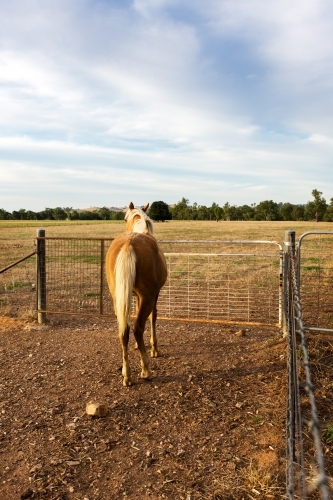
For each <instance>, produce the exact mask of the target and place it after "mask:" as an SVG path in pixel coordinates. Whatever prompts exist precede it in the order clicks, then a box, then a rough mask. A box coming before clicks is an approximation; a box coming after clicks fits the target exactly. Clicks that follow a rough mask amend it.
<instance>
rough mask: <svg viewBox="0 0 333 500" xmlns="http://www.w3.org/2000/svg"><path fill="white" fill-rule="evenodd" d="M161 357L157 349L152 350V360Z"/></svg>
mask: <svg viewBox="0 0 333 500" xmlns="http://www.w3.org/2000/svg"><path fill="white" fill-rule="evenodd" d="M159 355H160V354H159V352H158V350H157V349H152V350H151V351H150V357H151V358H158V357H159Z"/></svg>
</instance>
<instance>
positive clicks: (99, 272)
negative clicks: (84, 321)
mask: <svg viewBox="0 0 333 500" xmlns="http://www.w3.org/2000/svg"><path fill="white" fill-rule="evenodd" d="M111 241H112V239H111V238H110V239H100V238H89V239H88V238H81V239H79V238H47V237H46V238H45V243H46V248H45V254H46V266H45V272H46V290H47V298H46V311H47V312H53V313H54V312H62V313H67V314H82V315H84V314H89V315H95V314H113V310H112V305H111V297H110V293H109V290H108V287H107V283H106V278H105V271H104V262H105V256H106V252H107V250H108V248H109V246H110V244H111Z"/></svg>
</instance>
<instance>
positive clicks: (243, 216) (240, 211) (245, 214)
mask: <svg viewBox="0 0 333 500" xmlns="http://www.w3.org/2000/svg"><path fill="white" fill-rule="evenodd" d="M253 219H254V208H253V207H250V206H249V205H241V206H240V207H237V220H253Z"/></svg>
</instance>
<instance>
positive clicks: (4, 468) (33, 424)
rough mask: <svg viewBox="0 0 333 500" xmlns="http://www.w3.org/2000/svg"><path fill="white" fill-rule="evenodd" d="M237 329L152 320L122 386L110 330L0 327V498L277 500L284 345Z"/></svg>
mask: <svg viewBox="0 0 333 500" xmlns="http://www.w3.org/2000/svg"><path fill="white" fill-rule="evenodd" d="M241 328H244V327H241V326H239V327H237V326H221V325H208V324H196V323H188V324H186V323H175V322H161V321H160V322H158V331H157V332H158V340H159V348H160V351H161V356H160V357H159V358H157V359H152V360H151V364H152V369H153V379H152V380H151V381H149V382H147V381H144V380H141V379H140V378H139V372H140V368H139V355H138V353H137V352H136V351H135V350H134V342H133V338H132V339H131V346H130V353H129V356H130V362H131V367H132V372H133V378H134V385H133V386H132V387H129V388H126V387H123V386H122V381H121V372H120V366H121V350H120V345H119V342H118V339H117V328H116V322H115V320H108V319H106V318H103V319H99V318H98V319H97V318H94V319H91V318H89V319H84V318H73V317H63V316H52V317H51V316H50V323H49V324H48V325H46V326H38V325H37V324H36V323H31V322H27V321H22V320H18V319H10V318H7V319H6V318H0V359H1V363H0V386H1V399H0V470H1V481H0V498H2V499H6V500H17V499H50V500H56V499H58V500H113V499H117V500H118V499H123V498H129V499H138V500H141V499H146V498H151V499H156V500H158V499H162V498H166V499H184V500H199V499H202V500H203V499H205V500H210V499H215V500H221V499H223V500H224V499H253V498H256V499H257V498H267V499H269V498H273V499H275V498H283V497H284V493H285V408H286V346H285V340H283V339H282V337H281V333H280V332H279V330H278V329H275V328H260V327H247V328H246V331H245V332H243V333H244V334H243V335H242V336H240V335H241V334H240V333H239V330H240V329H241ZM237 332H238V335H237ZM147 343H148V336H147ZM89 401H95V402H100V403H103V404H106V405H107V407H108V413H107V415H106V417H104V418H95V417H90V416H88V415H87V414H86V412H85V408H86V403H87V402H89Z"/></svg>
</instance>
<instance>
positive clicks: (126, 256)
mask: <svg viewBox="0 0 333 500" xmlns="http://www.w3.org/2000/svg"><path fill="white" fill-rule="evenodd" d="M135 277H136V255H135V253H134V249H133V247H132V245H130V244H126V245H125V246H123V248H122V249H121V250H120V252H119V254H118V257H117V260H116V265H115V283H116V286H115V288H116V301H115V302H116V303H115V306H116V311H115V312H116V315H117V320H118V325H119V332H120V333H123V332H125V330H126V326H127V323H128V318H129V316H130V314H131V307H132V293H133V287H134V283H135Z"/></svg>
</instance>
